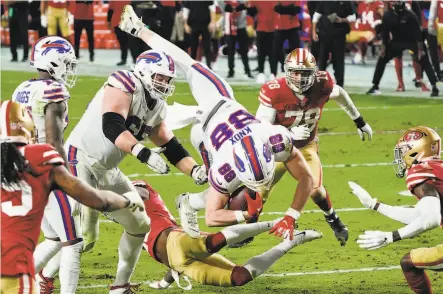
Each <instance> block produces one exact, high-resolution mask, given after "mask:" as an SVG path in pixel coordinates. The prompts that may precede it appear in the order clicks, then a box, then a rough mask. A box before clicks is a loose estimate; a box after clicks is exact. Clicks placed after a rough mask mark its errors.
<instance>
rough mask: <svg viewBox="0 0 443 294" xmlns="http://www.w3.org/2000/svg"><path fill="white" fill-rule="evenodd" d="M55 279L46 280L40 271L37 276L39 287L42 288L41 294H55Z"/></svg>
mask: <svg viewBox="0 0 443 294" xmlns="http://www.w3.org/2000/svg"><path fill="white" fill-rule="evenodd" d="M54 280H55V279H54V278H46V277H44V276H43V272H42V271H40V272H39V273H38V274H37V276H36V282H37V284H38V285H37V287H39V288H40V290H38V291H39V293H40V294H52V293H54V289H55V287H54Z"/></svg>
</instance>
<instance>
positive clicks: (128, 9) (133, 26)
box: [118, 5, 146, 38]
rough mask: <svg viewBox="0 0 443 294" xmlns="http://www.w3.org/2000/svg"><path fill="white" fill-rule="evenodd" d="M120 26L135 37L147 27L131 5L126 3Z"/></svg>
mask: <svg viewBox="0 0 443 294" xmlns="http://www.w3.org/2000/svg"><path fill="white" fill-rule="evenodd" d="M118 26H119V28H120V29H121V30H122V31H123V32H126V33H128V34H131V35H133V36H134V37H137V38H138V37H139V36H140V33H141V31H142V30H143V29H144V28H145V27H146V25H145V24H144V23H143V21H142V19H141V18H139V17H138V16H137V14H135V11H134V9H133V8H132V6H131V5H125V7H124V8H123V13H122V15H121V19H120V24H119V25H118Z"/></svg>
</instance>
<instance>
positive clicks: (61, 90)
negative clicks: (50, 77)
mask: <svg viewBox="0 0 443 294" xmlns="http://www.w3.org/2000/svg"><path fill="white" fill-rule="evenodd" d="M43 84H44V85H45V86H44V87H43V96H42V97H41V100H43V101H45V102H46V103H50V102H60V101H64V100H68V99H69V98H70V95H69V92H68V89H67V88H66V86H65V85H63V84H61V83H59V82H57V81H44V82H43Z"/></svg>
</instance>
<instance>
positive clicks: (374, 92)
mask: <svg viewBox="0 0 443 294" xmlns="http://www.w3.org/2000/svg"><path fill="white" fill-rule="evenodd" d="M380 94H381V91H380V89H379V88H378V86H376V85H374V86H372V88H371V89H369V91H368V92H366V95H380Z"/></svg>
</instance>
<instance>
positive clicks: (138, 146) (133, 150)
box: [131, 143, 146, 157]
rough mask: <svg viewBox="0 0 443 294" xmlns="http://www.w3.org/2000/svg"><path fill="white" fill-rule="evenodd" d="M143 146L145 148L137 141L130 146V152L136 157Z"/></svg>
mask: <svg viewBox="0 0 443 294" xmlns="http://www.w3.org/2000/svg"><path fill="white" fill-rule="evenodd" d="M144 148H146V147H145V146H143V145H142V144H140V143H137V144H135V145H134V146H132V148H131V154H132V155H134V156H135V157H137V156H138V154H139V153H140V151H142V150H143V149H144Z"/></svg>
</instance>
